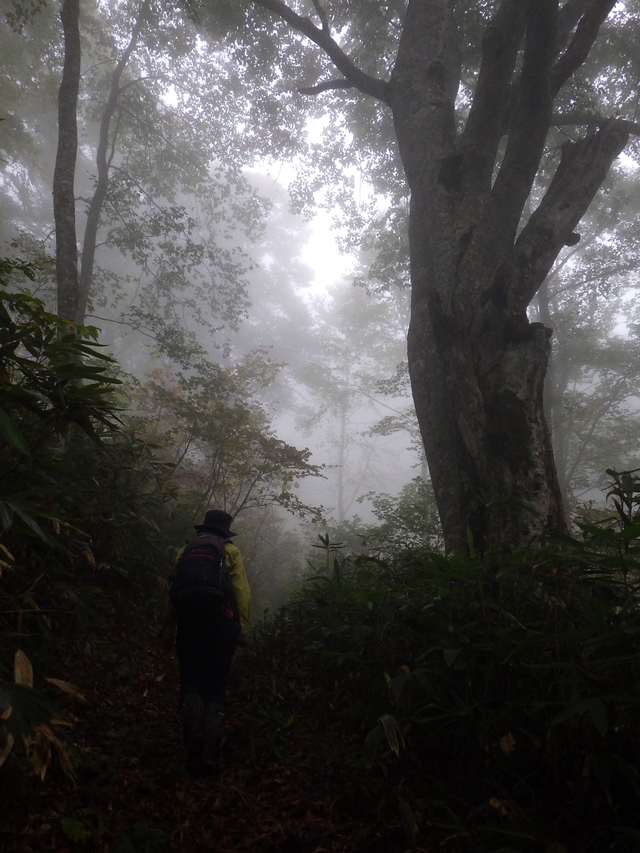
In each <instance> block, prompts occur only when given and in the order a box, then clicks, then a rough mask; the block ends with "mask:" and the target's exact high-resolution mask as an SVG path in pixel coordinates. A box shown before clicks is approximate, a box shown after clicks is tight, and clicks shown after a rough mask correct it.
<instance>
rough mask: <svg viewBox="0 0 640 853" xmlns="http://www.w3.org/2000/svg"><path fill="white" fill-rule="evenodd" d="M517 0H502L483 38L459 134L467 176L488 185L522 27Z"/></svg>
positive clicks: (485, 186) (523, 23)
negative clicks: (470, 98)
mask: <svg viewBox="0 0 640 853" xmlns="http://www.w3.org/2000/svg"><path fill="white" fill-rule="evenodd" d="M525 21H526V18H525V10H524V5H523V4H522V2H520V0H504V2H503V3H502V4H501V5H500V7H499V9H498V11H497V12H496V14H495V16H494V17H493V19H492V21H491V23H490V24H489V26H488V27H487V29H486V30H485V32H484V36H483V39H482V62H481V65H480V74H479V76H478V83H477V85H476V90H475V95H474V98H473V104H472V106H471V111H470V113H469V118H468V119H467V123H466V126H465V129H464V131H463V133H462V138H461V150H462V151H464V152H465V155H466V162H467V173H468V178H470V179H471V182H472V184H473V185H474V186H477V187H479V188H480V189H482V188H486V189H487V190H488V189H490V188H491V178H492V174H493V168H494V165H495V160H496V153H497V150H498V145H499V144H500V139H501V137H502V132H503V124H504V117H505V113H506V110H507V106H508V103H509V92H510V86H511V78H512V76H513V71H514V68H515V64H516V59H517V56H518V51H519V48H520V43H521V41H522V36H523V34H524V28H525Z"/></svg>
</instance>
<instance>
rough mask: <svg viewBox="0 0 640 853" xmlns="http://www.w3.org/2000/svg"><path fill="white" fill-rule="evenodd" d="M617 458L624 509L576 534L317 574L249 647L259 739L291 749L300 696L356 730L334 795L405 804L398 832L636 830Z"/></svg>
mask: <svg viewBox="0 0 640 853" xmlns="http://www.w3.org/2000/svg"><path fill="white" fill-rule="evenodd" d="M610 473H611V474H613V475H614V488H613V492H614V495H613V497H614V499H615V500H618V502H619V510H620V511H619V513H618V515H617V516H616V518H611V519H605V520H602V521H600V522H599V523H597V524H593V523H591V524H587V523H584V524H583V525H582V534H581V536H579V537H578V538H569V537H564V538H556V539H553V540H548V541H546V542H544V543H541V544H539V545H538V546H537V547H536V548H535V549H531V550H524V551H511V552H510V551H508V550H506V549H504V548H502V549H496V550H495V551H494V552H492V553H489V554H487V555H484V557H483V558H480V557H476V556H474V557H452V558H447V557H444V556H442V555H441V554H437V553H433V552H429V551H419V550H418V551H408V552H406V553H402V554H400V555H399V556H398V558H397V559H396V560H394V561H381V560H376V559H368V558H363V557H358V558H356V559H353V560H349V559H347V558H342V559H341V561H340V562H338V563H335V564H334V567H335V571H334V574H333V575H331V576H328V575H325V574H320V575H318V576H316V577H314V578H313V579H312V580H310V581H309V582H308V583H307V584H306V586H305V588H304V590H303V591H302V592H301V593H300V594H299V595H298V596H297V597H296V599H295V600H294V601H293V602H292V603H291V604H289V605H288V606H287V607H285V608H284V609H283V610H282V611H281V612H280V613H279V614H278V615H277V616H276V618H275V619H274V620H273V622H272V623H271V624H270V625H269V626H268V627H267V628H266V629H265V630H266V633H265V636H264V637H263V638H262V641H261V642H260V643H259V644H258V650H257V651H256V653H255V654H256V657H255V658H254V660H253V663H251V662H250V666H251V667H253V666H256V667H257V666H258V664H261V666H262V667H263V673H264V675H263V676H260V677H258V678H257V679H254V682H253V688H250V689H253V691H254V694H255V693H256V691H258V692H259V693H260V695H259V696H257V697H256V695H254V697H253V700H254V701H253V703H252V705H251V707H253V708H254V709H255V707H256V704H257V705H259V706H260V708H261V709H262V710H261V712H260V713H256V712H255V710H254V711H252V713H251V714H248V715H247V724H248V725H249V727H250V731H251V735H252V738H253V741H252V742H253V746H254V751H256V750H257V751H258V752H260V750H263V751H267V752H268V751H269V750H271V751H274V750H275V751H277V753H278V754H282V753H284V754H286V749H287V747H286V744H287V732H288V729H289V728H290V727H292V726H293V719H294V715H295V714H302V715H304V718H305V721H306V722H305V725H307V726H308V727H311V728H315V729H316V730H317V734H318V738H317V739H318V741H321V740H322V739H323V738H324V739H325V742H326V743H327V744H329V745H330V744H331V742H332V740H333V739H334V738H335V736H336V735H335V733H336V731H338V730H341V731H345V732H347V733H349V735H350V736H351V737H352V740H351V741H349V743H350V744H351V746H350V747H349V749H348V750H347V751H346V752H345V751H344V749H345V748H344V743H345V742H344V741H341V746H340V748H339V749H340V750H341V751H339V752H338V753H336V754H334V757H333V760H334V761H336V762H339V763H342V764H345V765H348V767H349V769H350V772H351V773H352V774H353V777H354V779H356V778H357V779H358V781H357V782H354V784H353V785H350V786H346V787H345V789H344V790H343V791H341V792H339V793H338V795H337V796H338V802H339V803H341V804H342V806H343V808H345V809H346V810H353V809H355V810H356V811H357V809H358V808H359V807H360V806H361V805H362V801H363V800H364V801H365V811H366V809H367V808H368V809H369V812H370V815H372V816H375V815H377V817H378V818H379V819H381V816H382V815H383V813H384V814H386V816H387V817H386V818H385V819H387V820H388V819H389V817H388V816H389V814H391V813H394V814H395V816H396V822H397V823H398V825H401V826H402V828H403V830H404V837H405V839H406V847H415V846H418V847H419V846H424V847H425V848H428V849H431V848H430V847H429V844H428V843H427V840H429V842H430V843H433V840H434V839H438V841H439V843H440V844H441V845H442V847H441V849H443V850H465V851H483V853H484V851H487V853H488V852H489V851H522V853H529V851H545V853H562V851H571V850H580V851H601V850H613V851H627V850H628V851H632V850H637V849H638V848H639V846H640V824H639V821H638V814H639V807H640V775H639V770H640V611H639V609H638V559H637V557H638V548H639V547H640V546H639V544H638V536H640V527H639V526H638V524H637V520H636V519H635V511H636V508H637V507H636V503H635V502H636V499H637V486H638V481H637V479H636V478H635V477H634V476H632V475H624V476H623V477H622V478H621V476H620V475H617V474H615V472H610ZM624 477H626V480H625V479H624ZM615 478H617V480H616V479H615ZM616 483H617V485H616ZM616 489H617V492H616ZM616 494H617V497H616ZM625 513H626V515H625ZM326 544H327V547H328V543H326ZM265 661H269V663H268V665H267V666H266V668H265ZM248 704H249V703H248ZM385 803H386V806H387V810H386V812H384V808H383V807H382V805H383V804H385Z"/></svg>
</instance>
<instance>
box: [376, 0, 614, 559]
mask: <svg viewBox="0 0 640 853" xmlns="http://www.w3.org/2000/svg"><path fill="white" fill-rule="evenodd" d="M451 5H452V4H451V3H449V2H447V0H431V2H428V3H427V2H412V3H410V4H409V8H408V12H407V18H406V21H405V26H404V30H403V36H402V40H401V43H400V48H399V52H398V57H397V61H396V65H395V69H394V72H393V75H392V79H391V93H390V97H389V103H390V106H391V108H392V110H393V115H394V121H395V127H396V133H397V137H398V143H399V146H400V153H401V156H402V160H403V164H404V168H405V172H406V175H407V179H408V182H409V185H410V188H411V195H412V203H411V215H410V245H411V278H412V310H411V323H410V329H409V342H408V349H409V370H410V375H411V382H412V390H413V396H414V401H415V405H416V411H417V415H418V421H419V424H420V429H421V433H422V438H423V441H424V445H425V449H426V453H427V459H428V462H429V470H430V472H431V477H432V480H433V485H434V490H435V495H436V501H437V503H438V509H439V512H440V516H441V520H442V526H443V530H444V534H445V542H446V546H447V548H448V550H456V551H460V550H464V549H465V548H466V547H467V542H468V532H469V531H470V532H471V534H472V535H473V539H474V543H475V546H476V547H481V548H482V547H484V546H485V545H486V544H487V543H491V542H496V541H499V540H507V541H509V542H511V543H512V544H521V543H524V542H527V541H528V540H529V539H531V537H533V536H535V535H537V534H539V533H541V532H542V531H543V530H547V529H550V528H551V529H556V530H563V529H565V527H566V522H565V515H564V509H563V503H562V496H561V491H560V488H559V485H558V478H557V474H556V469H555V464H554V460H553V451H552V446H551V439H550V435H549V430H548V429H547V424H546V421H545V414H544V408H543V385H544V377H545V371H546V365H547V358H548V355H549V338H550V336H551V329H547V328H545V327H544V326H543V325H542V324H541V323H530V322H529V321H528V319H527V314H526V311H527V306H528V305H529V302H530V301H531V299H532V298H533V296H534V294H535V293H536V291H537V289H538V288H539V287H540V284H541V283H542V281H543V280H544V277H545V276H546V274H547V273H548V271H549V269H550V268H551V265H552V264H553V262H554V260H555V258H556V257H557V255H558V252H559V251H560V249H561V248H562V246H563V245H564V244H565V242H566V241H567V240H569V239H570V237H571V234H572V232H573V229H574V228H575V226H576V225H577V223H578V222H579V220H580V218H581V217H582V216H583V214H584V212H585V211H586V209H587V207H588V205H589V203H590V202H591V200H592V198H593V196H594V195H595V193H596V191H597V189H598V187H599V186H600V184H601V183H602V181H603V180H604V177H605V176H606V173H607V171H608V169H609V167H610V165H611V163H612V161H613V159H614V158H615V157H616V156H617V155H618V154H619V153H620V151H621V149H622V148H623V146H624V144H625V142H626V140H627V134H626V133H625V132H624V130H621V129H620V128H618V127H615V126H614V125H611V126H606V125H605V126H604V127H601V128H599V129H596V128H592V129H590V130H589V132H588V133H587V135H586V136H585V137H584V138H583V139H581V140H579V141H578V142H576V143H566V144H565V146H564V148H563V154H562V159H561V162H560V164H559V166H558V169H557V172H556V175H555V177H554V179H553V181H552V183H551V186H550V187H549V189H548V191H547V193H546V195H545V196H544V198H543V200H542V202H541V204H540V205H539V207H538V209H537V210H536V211H534V213H533V214H532V215H531V216H530V218H529V221H528V223H526V224H525V225H524V227H522V225H523V223H521V216H522V214H523V210H524V208H525V204H526V202H527V199H528V198H529V194H530V191H531V185H532V183H533V180H534V177H535V174H536V172H537V169H538V166H539V163H540V159H541V157H542V153H543V150H544V145H545V140H546V136H547V132H548V129H549V127H550V124H551V118H552V106H553V98H554V94H555V90H557V88H559V85H561V82H562V75H561V69H560V70H558V66H559V65H560V62H559V61H558V57H557V44H558V37H559V32H560V27H559V23H560V20H559V16H558V4H557V2H554V0H536V2H535V3H523V2H509V0H505V2H503V3H502V5H501V7H500V9H499V11H498V12H497V13H496V15H495V18H494V21H493V24H492V26H491V27H490V28H489V29H488V30H487V32H486V34H485V38H484V43H483V58H482V67H481V71H480V76H479V79H478V84H477V88H476V93H475V98H474V102H473V106H472V109H471V112H470V115H469V118H468V120H467V123H466V127H465V129H464V131H463V132H462V133H456V126H455V114H454V106H455V97H456V92H457V90H458V83H459V61H458V55H457V48H456V42H455V29H454V23H453V18H452V13H451ZM601 5H602V4H601ZM600 11H602V10H600ZM594 37H595V36H594ZM523 40H524V44H525V49H524V59H523V65H522V71H521V72H520V74H519V77H518V78H516V79H513V75H514V74H515V67H516V60H517V56H518V52H519V50H520V47H521V45H522V42H523ZM554 75H555V79H554ZM509 81H512V83H511V85H510V82H509ZM514 91H515V92H516V94H515V96H514ZM505 135H506V136H507V145H506V150H505V153H504V156H503V157H502V160H501V162H500V164H499V167H498V166H497V165H496V162H497V159H498V150H499V143H500V140H501V138H502V137H503V136H505Z"/></svg>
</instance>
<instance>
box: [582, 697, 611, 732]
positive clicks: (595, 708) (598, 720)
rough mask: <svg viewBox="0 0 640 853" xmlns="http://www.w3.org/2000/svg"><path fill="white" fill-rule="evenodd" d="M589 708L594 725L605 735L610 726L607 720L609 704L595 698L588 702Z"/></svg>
mask: <svg viewBox="0 0 640 853" xmlns="http://www.w3.org/2000/svg"><path fill="white" fill-rule="evenodd" d="M587 709H588V711H589V716H590V717H591V721H592V723H593V725H594V726H595V727H596V728H597V729H598V731H599V732H600V734H601V735H605V734H606V733H607V729H608V728H609V723H608V720H607V706H606V705H605V704H604V702H603V701H602V699H598V698H595V699H589V701H588V702H587Z"/></svg>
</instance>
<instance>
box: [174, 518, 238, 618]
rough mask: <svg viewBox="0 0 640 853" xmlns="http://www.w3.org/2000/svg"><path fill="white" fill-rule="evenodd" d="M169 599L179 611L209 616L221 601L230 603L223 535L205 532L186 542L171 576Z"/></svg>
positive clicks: (230, 591)
mask: <svg viewBox="0 0 640 853" xmlns="http://www.w3.org/2000/svg"><path fill="white" fill-rule="evenodd" d="M169 599H170V601H171V603H172V604H173V606H174V607H175V609H176V611H177V612H178V614H179V615H184V614H186V615H189V616H198V615H202V616H208V615H210V614H211V613H213V612H214V610H215V609H217V608H219V607H220V606H222V605H226V606H228V607H233V587H232V584H231V576H230V574H229V568H228V567H227V562H226V560H225V553H224V539H222V538H221V537H220V536H214V535H212V534H207V535H206V536H197V537H196V538H195V539H192V540H191V542H189V543H188V544H187V545H186V546H185V548H184V551H183V552H182V554H181V555H180V558H179V560H178V563H177V565H176V568H175V571H174V573H173V577H172V579H171V586H170V588H169Z"/></svg>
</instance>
